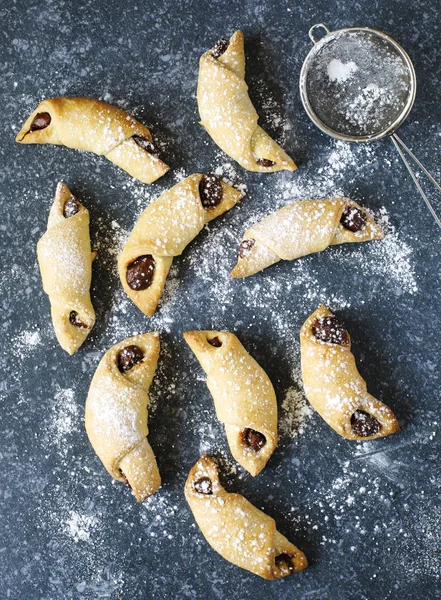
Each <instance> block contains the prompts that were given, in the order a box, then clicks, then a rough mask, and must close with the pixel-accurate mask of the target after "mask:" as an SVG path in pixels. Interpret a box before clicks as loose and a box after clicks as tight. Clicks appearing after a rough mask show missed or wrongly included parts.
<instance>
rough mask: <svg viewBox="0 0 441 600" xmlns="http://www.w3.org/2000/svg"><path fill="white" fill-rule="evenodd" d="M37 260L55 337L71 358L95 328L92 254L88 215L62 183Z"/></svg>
mask: <svg viewBox="0 0 441 600" xmlns="http://www.w3.org/2000/svg"><path fill="white" fill-rule="evenodd" d="M37 256H38V263H39V265H40V272H41V279H42V281H43V289H44V291H45V292H46V294H47V295H48V296H49V300H50V303H51V314H52V322H53V324H54V329H55V335H56V336H57V340H58V342H59V344H60V346H61V347H62V348H63V350H66V352H68V353H69V354H73V353H74V352H75V351H76V350H78V348H79V347H80V346H81V344H82V343H83V342H84V340H85V339H86V337H87V336H88V335H89V333H90V330H91V329H92V327H93V326H94V324H95V311H94V310H93V306H92V302H91V301H90V283H91V280H92V261H93V259H94V258H95V253H93V252H91V250H90V236H89V211H88V210H87V208H85V207H84V206H83V205H82V204H81V202H79V200H77V199H76V198H75V197H74V196H73V195H72V194H71V192H70V190H69V188H68V187H67V185H66V184H64V183H63V182H60V183H59V184H58V186H57V191H56V193H55V200H54V203H53V205H52V208H51V210H50V213H49V220H48V223H47V231H46V233H45V234H44V235H43V237H42V238H41V239H40V240H39V242H38V244H37Z"/></svg>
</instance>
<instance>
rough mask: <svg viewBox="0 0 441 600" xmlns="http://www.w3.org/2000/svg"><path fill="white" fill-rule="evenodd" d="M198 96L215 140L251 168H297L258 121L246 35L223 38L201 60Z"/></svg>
mask: <svg viewBox="0 0 441 600" xmlns="http://www.w3.org/2000/svg"><path fill="white" fill-rule="evenodd" d="M197 99H198V106H199V114H200V117H201V124H202V125H203V126H204V127H205V129H206V130H207V132H208V134H209V135H210V136H211V137H212V138H213V140H214V142H215V143H216V144H217V145H218V146H219V147H220V148H221V149H222V150H223V151H224V152H225V153H226V154H228V156H231V158H233V159H234V160H235V161H237V162H238V163H239V164H240V165H241V166H242V167H244V169H248V171H258V172H260V173H271V172H273V171H283V170H285V171H295V169H296V168H297V167H296V165H295V164H294V162H293V160H292V159H291V158H290V157H289V156H288V155H287V154H286V152H285V151H284V150H282V148H281V147H280V146H279V145H278V144H276V142H275V141H274V140H273V139H272V138H271V137H270V136H269V135H268V134H267V133H265V131H264V130H263V129H262V128H261V127H260V126H259V125H258V124H257V121H258V119H259V116H258V114H257V112H256V109H255V108H254V106H253V103H252V102H251V100H250V97H249V95H248V86H247V84H246V83H245V50H244V37H243V33H242V32H241V31H236V32H235V33H234V34H233V35H232V36H231V38H230V40H229V41H228V40H219V41H218V42H217V43H216V44H215V45H214V47H213V48H211V50H208V51H207V52H205V53H204V54H203V55H202V56H201V59H200V63H199V79H198V90H197Z"/></svg>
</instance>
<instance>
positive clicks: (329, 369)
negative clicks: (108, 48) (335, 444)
mask: <svg viewBox="0 0 441 600" xmlns="http://www.w3.org/2000/svg"><path fill="white" fill-rule="evenodd" d="M300 350H301V359H302V378H303V386H304V388H305V394H306V397H307V398H308V400H309V402H310V403H311V405H312V406H313V407H314V408H315V410H316V411H317V412H318V413H319V415H320V416H321V417H322V418H323V419H324V420H325V421H326V423H328V425H330V426H331V427H332V428H333V429H334V430H335V431H336V432H337V433H339V434H340V435H341V436H342V437H344V438H346V439H347V440H359V441H362V440H363V441H364V440H373V439H376V438H379V437H384V436H386V435H389V434H391V433H395V432H396V431H399V429H400V428H399V425H398V422H397V420H396V418H395V415H394V413H393V412H392V411H391V409H390V408H389V407H388V406H386V404H383V402H380V401H379V400H377V399H376V398H374V397H373V396H371V394H369V393H368V391H367V386H366V382H365V380H364V379H363V378H362V376H361V375H360V373H359V372H358V369H357V366H356V364H355V358H354V355H353V354H352V352H351V338H350V337H349V333H348V332H347V330H346V327H345V325H344V323H343V321H342V319H341V318H340V317H337V316H335V315H333V314H332V313H331V312H330V311H329V310H328V309H327V308H326V307H325V306H323V305H322V306H319V308H318V309H317V310H316V311H314V312H313V313H312V315H311V316H310V317H308V319H307V320H306V321H305V323H304V324H303V326H302V329H301V330H300Z"/></svg>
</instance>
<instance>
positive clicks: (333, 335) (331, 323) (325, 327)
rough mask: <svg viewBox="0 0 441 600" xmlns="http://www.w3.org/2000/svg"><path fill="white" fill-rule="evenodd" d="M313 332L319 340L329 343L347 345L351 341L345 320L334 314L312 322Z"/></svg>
mask: <svg viewBox="0 0 441 600" xmlns="http://www.w3.org/2000/svg"><path fill="white" fill-rule="evenodd" d="M312 333H313V335H314V336H315V337H316V338H317V339H318V340H320V341H322V342H327V343H328V344H340V346H347V345H348V343H349V339H348V332H347V331H346V327H345V324H344V322H343V320H342V319H340V317H336V316H334V315H332V316H329V317H322V318H321V319H316V320H315V321H314V323H313V324H312Z"/></svg>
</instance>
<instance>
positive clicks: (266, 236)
mask: <svg viewBox="0 0 441 600" xmlns="http://www.w3.org/2000/svg"><path fill="white" fill-rule="evenodd" d="M342 221H343V222H344V223H345V225H343V223H342ZM348 227H350V228H351V229H349V228H348ZM358 228H359V229H358ZM357 229H358V230H357ZM382 238H384V233H383V231H382V230H381V228H380V226H379V225H377V224H376V223H375V221H374V220H373V218H372V217H371V216H370V215H369V214H368V213H366V212H365V211H364V210H363V209H362V208H361V206H359V205H358V204H357V203H356V202H353V201H352V200H349V198H335V199H329V200H300V201H298V202H293V203H292V204H288V205H287V206H284V207H283V208H281V209H280V210H278V211H276V212H274V213H272V214H270V215H269V216H268V217H266V218H265V219H263V220H262V221H259V222H258V223H255V224H254V225H252V226H251V227H250V228H249V229H247V230H246V232H245V234H244V236H243V238H242V242H241V245H240V248H239V257H238V260H237V265H236V266H235V267H234V269H233V270H232V272H231V277H248V276H249V275H254V273H257V272H258V271H261V270H262V269H265V268H266V267H269V266H270V265H273V264H274V263H276V262H279V260H295V259H296V258H300V257H301V256H306V255H307V254H312V253H313V252H321V251H322V250H325V249H326V248H327V247H328V246H334V245H336V244H345V243H348V242H366V241H369V240H379V239H382Z"/></svg>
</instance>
